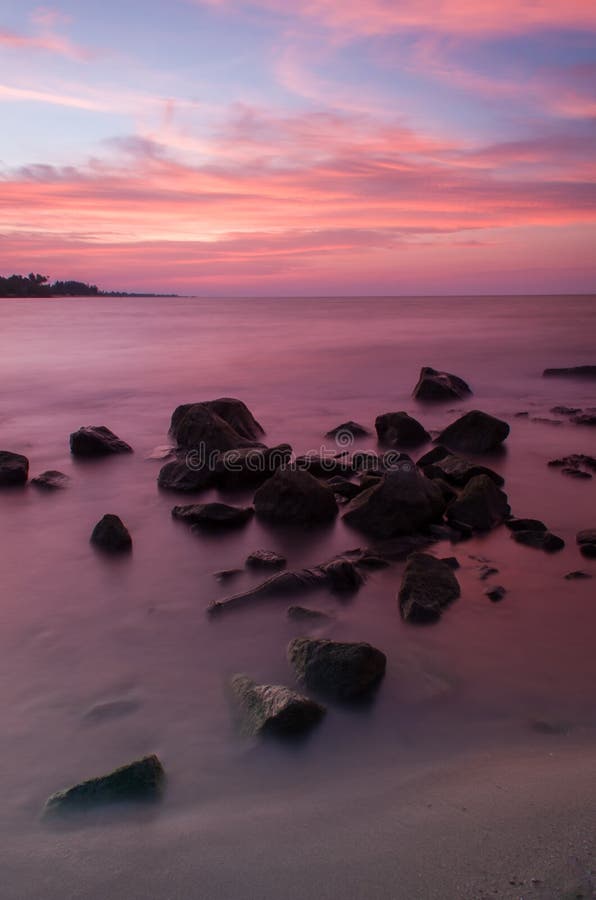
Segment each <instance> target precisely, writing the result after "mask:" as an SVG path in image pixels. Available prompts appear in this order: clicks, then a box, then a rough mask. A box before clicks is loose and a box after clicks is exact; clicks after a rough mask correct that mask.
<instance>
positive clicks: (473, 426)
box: [437, 409, 509, 453]
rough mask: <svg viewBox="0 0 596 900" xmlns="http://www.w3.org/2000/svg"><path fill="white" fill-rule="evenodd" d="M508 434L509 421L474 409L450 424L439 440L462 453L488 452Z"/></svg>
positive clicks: (498, 444) (497, 445)
mask: <svg viewBox="0 0 596 900" xmlns="http://www.w3.org/2000/svg"><path fill="white" fill-rule="evenodd" d="M508 434H509V425H508V424H507V422H503V421H502V420H501V419H497V418H495V416H490V415H489V414H488V413H485V412H482V411H481V410H479V409H473V410H471V411H470V412H467V413H466V414H465V415H463V416H461V418H459V419H457V420H456V421H455V422H452V423H451V425H448V426H447V428H445V429H444V431H442V432H441V434H440V435H439V437H438V438H437V441H439V442H440V443H441V444H445V445H446V446H447V447H451V448H452V449H453V450H460V451H461V452H462V453H486V452H487V451H489V450H494V449H495V448H496V447H499V446H500V445H501V444H502V443H503V441H504V440H505V439H506V437H507V435H508Z"/></svg>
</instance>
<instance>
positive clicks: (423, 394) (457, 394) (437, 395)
mask: <svg viewBox="0 0 596 900" xmlns="http://www.w3.org/2000/svg"><path fill="white" fill-rule="evenodd" d="M471 393H472V391H471V389H470V387H469V385H467V384H466V382H465V381H464V380H463V378H459V377H458V376H457V375H450V374H449V372H437V370H436V369H432V368H431V367H430V366H423V367H422V369H420V377H419V379H418V384H417V385H416V387H415V388H414V391H413V393H412V396H413V397H415V399H416V400H461V399H462V398H463V397H467V396H469V395H470V394H471Z"/></svg>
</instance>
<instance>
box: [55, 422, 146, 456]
mask: <svg viewBox="0 0 596 900" xmlns="http://www.w3.org/2000/svg"><path fill="white" fill-rule="evenodd" d="M70 452H71V453H72V455H73V456H83V457H88V456H91V457H93V456H109V455H110V454H112V453H132V447H131V446H130V444H127V443H126V441H123V440H121V438H119V437H118V435H116V434H114V432H113V431H110V429H109V428H106V426H105V425H87V426H85V427H83V428H79V430H78V431H73V433H72V434H71V436H70Z"/></svg>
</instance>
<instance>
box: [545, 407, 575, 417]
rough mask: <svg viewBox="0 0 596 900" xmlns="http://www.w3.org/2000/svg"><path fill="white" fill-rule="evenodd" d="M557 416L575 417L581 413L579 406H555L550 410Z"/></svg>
mask: <svg viewBox="0 0 596 900" xmlns="http://www.w3.org/2000/svg"><path fill="white" fill-rule="evenodd" d="M550 411H551V412H552V413H553V414H554V415H555V416H574V415H576V413H579V412H581V409H580V408H579V407H578V406H553V407H551V410H550Z"/></svg>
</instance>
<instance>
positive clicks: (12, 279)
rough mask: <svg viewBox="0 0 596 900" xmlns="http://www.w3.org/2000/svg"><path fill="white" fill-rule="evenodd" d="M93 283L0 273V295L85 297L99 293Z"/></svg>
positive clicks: (36, 275)
mask: <svg viewBox="0 0 596 900" xmlns="http://www.w3.org/2000/svg"><path fill="white" fill-rule="evenodd" d="M99 294H101V291H100V290H99V289H98V288H97V286H96V285H94V284H85V282H84V281H53V282H51V283H50V280H49V277H48V276H47V275H39V273H38V274H35V273H34V272H30V273H29V275H7V276H3V275H0V297H86V296H93V295H99Z"/></svg>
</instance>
